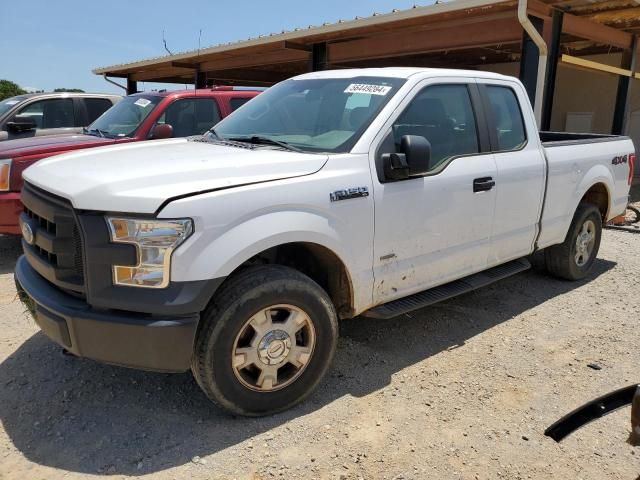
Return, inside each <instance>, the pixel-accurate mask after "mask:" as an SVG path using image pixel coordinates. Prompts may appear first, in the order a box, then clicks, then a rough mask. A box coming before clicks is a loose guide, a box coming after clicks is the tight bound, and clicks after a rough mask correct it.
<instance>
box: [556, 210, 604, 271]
mask: <svg viewBox="0 0 640 480" xmlns="http://www.w3.org/2000/svg"><path fill="white" fill-rule="evenodd" d="M601 237H602V217H601V215H600V211H599V210H598V209H597V208H596V207H595V206H593V205H590V204H581V205H580V206H579V207H578V209H577V210H576V213H575V215H574V216H573V220H572V221H571V226H570V227H569V231H568V232H567V236H566V238H565V240H564V242H563V243H561V244H560V245H553V246H551V247H549V248H547V249H546V250H545V264H546V267H547V270H548V271H549V273H551V274H552V275H555V276H556V277H560V278H564V279H566V280H580V279H582V278H584V277H585V276H587V274H588V273H589V272H590V271H591V267H592V266H593V262H594V261H595V259H596V256H597V255H598V250H599V249H600V239H601Z"/></svg>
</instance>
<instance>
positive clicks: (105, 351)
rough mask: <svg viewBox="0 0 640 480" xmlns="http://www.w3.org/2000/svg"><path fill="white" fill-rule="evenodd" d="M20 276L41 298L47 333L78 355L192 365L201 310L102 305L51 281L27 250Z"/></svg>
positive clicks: (154, 365)
mask: <svg viewBox="0 0 640 480" xmlns="http://www.w3.org/2000/svg"><path fill="white" fill-rule="evenodd" d="M15 277H16V283H17V284H18V288H20V289H21V290H23V291H24V293H26V295H27V296H28V297H29V298H31V300H33V302H35V304H36V308H35V316H36V322H37V323H38V325H39V326H40V328H41V329H42V331H43V333H45V335H47V336H48V337H49V338H50V339H51V340H53V341H55V342H56V343H58V344H60V345H62V346H64V347H65V348H67V349H68V350H69V351H70V352H72V353H74V354H75V355H77V356H79V357H86V358H90V359H93V360H98V361H101V362H105V363H111V364H115V365H121V366H125V367H132V368H139V369H144V370H155V371H163V372H184V371H186V370H188V369H189V367H190V364H191V354H192V351H193V342H194V339H195V334H196V330H197V327H198V321H199V319H200V315H199V313H192V314H190V315H181V316H174V317H167V316H163V317H159V316H152V315H141V314H137V313H132V312H119V311H112V310H98V309H95V308H92V307H91V306H90V305H88V304H87V303H86V302H85V301H84V300H82V299H78V298H76V297H73V296H71V295H69V294H66V293H64V292H63V291H61V290H59V289H58V288H56V287H54V286H53V285H51V284H50V283H49V282H47V281H46V280H45V279H44V278H42V277H41V276H40V275H39V274H38V272H36V271H35V270H34V269H33V268H32V267H31V266H30V265H29V262H28V261H27V259H26V258H25V257H24V256H21V257H20V258H19V259H18V262H17V264H16V271H15ZM21 297H23V296H22V295H21Z"/></svg>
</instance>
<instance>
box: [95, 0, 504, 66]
mask: <svg viewBox="0 0 640 480" xmlns="http://www.w3.org/2000/svg"><path fill="white" fill-rule="evenodd" d="M504 3H511V4H515V3H516V2H515V1H514V0H452V1H440V0H436V3H434V4H432V5H426V6H418V5H414V6H413V8H410V9H406V10H398V9H394V10H392V11H391V12H388V13H382V14H381V13H375V12H374V13H373V15H371V16H369V17H355V18H354V19H353V20H338V21H337V22H335V23H324V24H322V25H320V26H314V25H309V26H308V27H306V28H295V29H293V30H290V31H285V30H283V31H282V32H280V33H270V34H267V35H259V36H257V37H252V38H248V39H246V40H240V41H237V42H229V43H223V44H218V45H213V46H210V47H206V48H201V49H199V50H189V51H185V52H180V53H175V54H173V55H162V56H159V57H153V58H148V59H144V60H139V61H135V62H129V63H121V64H117V65H111V66H108V67H100V68H96V69H94V70H93V73H95V74H98V75H102V74H109V73H115V72H117V71H120V70H125V69H135V68H138V67H147V66H150V65H154V64H161V63H166V62H172V61H180V60H186V59H191V58H192V57H193V56H194V55H208V54H213V53H222V52H227V51H231V50H237V49H241V48H247V47H254V46H258V45H265V44H269V43H272V42H282V41H294V40H300V39H303V38H305V37H311V36H318V35H324V34H330V33H335V32H341V31H348V30H351V29H356V28H361V27H368V26H374V25H381V24H384V23H389V22H395V21H400V20H405V19H409V18H416V17H421V16H429V15H435V14H440V13H446V12H453V11H458V10H465V9H473V8H480V7H485V6H491V5H496V4H504Z"/></svg>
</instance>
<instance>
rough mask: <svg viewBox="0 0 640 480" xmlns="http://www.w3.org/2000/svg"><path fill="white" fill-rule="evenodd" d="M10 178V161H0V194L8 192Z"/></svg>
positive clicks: (7, 159)
mask: <svg viewBox="0 0 640 480" xmlns="http://www.w3.org/2000/svg"><path fill="white" fill-rule="evenodd" d="M10 177H11V159H10V158H5V159H3V160H0V192H6V191H8V190H9V179H10Z"/></svg>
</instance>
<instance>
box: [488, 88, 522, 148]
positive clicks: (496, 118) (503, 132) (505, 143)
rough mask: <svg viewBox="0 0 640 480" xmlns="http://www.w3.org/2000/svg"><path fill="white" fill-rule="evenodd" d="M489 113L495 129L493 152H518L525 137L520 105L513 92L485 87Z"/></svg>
mask: <svg viewBox="0 0 640 480" xmlns="http://www.w3.org/2000/svg"><path fill="white" fill-rule="evenodd" d="M485 88H486V93H487V99H488V104H489V109H490V113H491V115H492V117H493V126H494V128H495V143H496V145H494V148H493V150H494V151H499V152H505V151H512V150H520V149H521V148H523V147H524V146H525V144H526V143H527V135H526V131H525V126H524V119H523V117H522V110H521V108H520V103H519V102H518V98H517V96H516V93H515V92H514V90H513V89H512V88H510V87H507V86H502V85H489V84H487V85H485Z"/></svg>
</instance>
